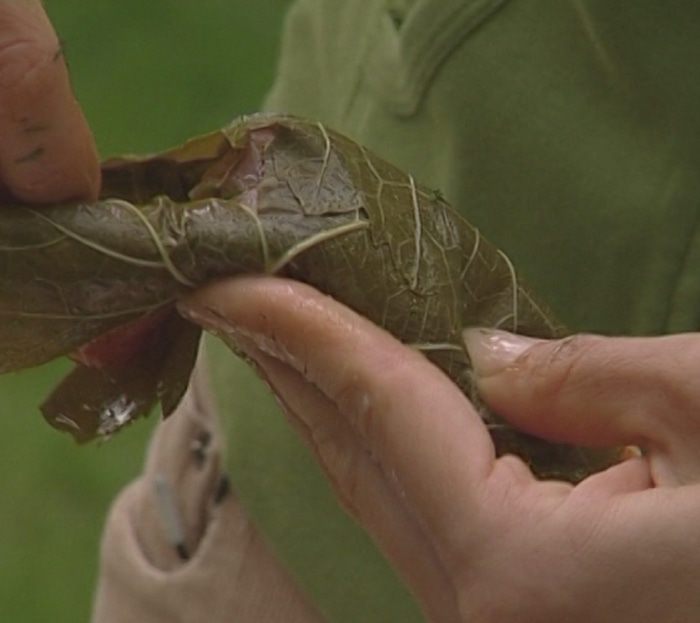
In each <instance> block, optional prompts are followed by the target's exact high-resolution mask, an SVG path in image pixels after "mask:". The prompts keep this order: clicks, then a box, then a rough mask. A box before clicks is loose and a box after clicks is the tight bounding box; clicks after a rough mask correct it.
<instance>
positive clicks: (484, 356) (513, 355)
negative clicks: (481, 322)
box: [462, 329, 541, 378]
mask: <svg viewBox="0 0 700 623" xmlns="http://www.w3.org/2000/svg"><path fill="white" fill-rule="evenodd" d="M462 339H463V340H464V346H465V348H466V349H467V352H468V353H469V359H470V360H471V362H472V367H473V368H474V373H475V374H476V376H477V377H479V378H484V377H487V376H493V375H494V374H498V373H500V372H502V371H503V370H505V369H506V368H508V367H509V366H511V365H512V364H513V362H514V361H515V360H516V359H517V358H518V357H520V355H522V354H523V353H524V352H525V351H526V350H528V349H529V348H530V347H531V346H534V345H535V344H537V343H539V342H541V340H537V339H535V338H531V337H525V336H523V335H515V334H514V333H508V332H507V331H499V330H497V329H465V330H464V331H463V332H462Z"/></svg>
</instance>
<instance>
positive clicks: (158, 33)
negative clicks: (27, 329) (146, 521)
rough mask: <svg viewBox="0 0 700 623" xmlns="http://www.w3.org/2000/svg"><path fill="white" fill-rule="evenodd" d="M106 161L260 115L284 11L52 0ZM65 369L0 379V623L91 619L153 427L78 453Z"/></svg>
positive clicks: (203, 2) (255, 5)
mask: <svg viewBox="0 0 700 623" xmlns="http://www.w3.org/2000/svg"><path fill="white" fill-rule="evenodd" d="M45 5H46V9H47V11H48V13H49V15H50V16H51V18H52V20H53V22H54V24H55V26H56V29H57V30H58V32H59V36H60V37H61V39H62V41H63V43H64V48H65V52H66V56H67V58H68V61H69V64H70V68H71V74H72V78H73V84H74V87H75V91H76V93H77V95H78V97H79V99H80V101H81V102H82V104H83V107H84V109H85V112H86V114H87V117H88V119H89V121H90V123H91V125H92V127H93V129H94V131H95V134H96V137H97V142H98V145H99V147H100V151H101V153H102V155H103V156H108V155H110V154H114V153H121V152H143V151H149V152H150V151H156V150H160V149H163V148H165V147H168V146H170V145H174V144H177V143H180V142H182V141H183V140H184V139H185V138H186V137H188V136H192V135H194V134H198V133H201V132H204V131H207V130H211V129H214V128H217V127H220V126H222V125H224V124H225V123H226V122H227V121H228V120H230V119H231V118H233V117H235V116H238V115H240V114H241V113H246V112H251V111H254V110H256V109H258V108H259V107H260V102H261V100H262V97H263V95H264V92H265V89H266V88H267V86H268V85H269V84H270V82H271V80H272V76H273V68H274V62H275V58H276V54H277V49H278V38H279V32H280V28H281V20H282V16H283V13H284V9H285V7H286V5H287V2H286V1H284V0H264V1H263V2H257V1H253V0H238V1H234V0H198V2H176V1H175V0H149V1H148V2H143V1H142V0H118V1H117V0H96V1H94V2H85V0H47V1H46V2H45ZM67 368H68V365H67V364H66V362H58V363H56V364H52V365H49V366H44V367H43V368H40V369H38V370H32V371H29V372H24V373H21V374H12V375H6V376H2V377H0V413H1V414H2V415H1V416H0V417H2V418H3V429H2V431H3V434H2V435H1V436H0V468H1V469H2V470H3V472H4V474H5V476H4V478H3V479H2V485H1V486H2V496H3V497H2V500H3V501H2V503H1V504H0V620H2V621H18V622H24V621H52V622H54V623H75V622H76V621H86V620H87V619H88V617H89V611H90V603H91V599H92V591H93V586H94V581H95V573H96V569H97V550H98V543H99V535H100V532H101V529H102V523H103V520H104V515H105V513H106V510H107V508H108V505H109V501H110V500H111V498H112V497H113V496H114V495H115V494H116V493H117V492H118V491H119V489H120V488H121V487H122V486H123V485H124V484H125V483H126V482H128V480H129V479H131V478H132V477H133V476H135V475H136V474H137V473H138V471H139V469H140V466H141V462H142V455H143V449H144V444H145V440H146V438H147V435H148V432H149V429H150V425H144V424H141V425H139V426H138V427H135V428H134V429H133V430H132V431H130V434H128V435H122V436H120V438H117V439H114V440H113V441H111V442H109V443H107V444H104V445H101V446H99V445H98V446H95V445H93V446H85V447H81V448H78V447H76V446H75V444H74V443H73V442H72V441H71V440H70V439H69V438H68V437H66V436H63V435H57V434H56V433H55V431H53V430H51V429H50V428H49V427H47V426H46V424H45V423H44V422H43V421H42V418H41V415H40V414H39V411H38V409H37V405H38V404H39V403H40V402H41V399H42V397H43V396H45V395H46V393H47V391H49V389H50V387H51V386H52V385H53V384H54V383H55V381H56V380H57V379H58V378H59V377H60V376H61V375H62V374H63V373H64V372H65V371H66V369H67Z"/></svg>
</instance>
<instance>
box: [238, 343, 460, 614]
mask: <svg viewBox="0 0 700 623" xmlns="http://www.w3.org/2000/svg"><path fill="white" fill-rule="evenodd" d="M240 347H243V350H244V351H245V353H246V355H247V356H248V357H249V358H250V359H252V360H253V362H254V365H255V367H256V369H257V370H258V372H259V373H260V375H261V376H262V377H263V378H264V379H265V381H266V382H267V383H268V384H269V385H270V387H271V389H272V390H273V392H274V393H275V395H276V396H277V398H278V400H279V402H280V404H281V405H282V408H283V409H284V411H285V412H286V413H287V415H288V417H289V418H290V420H291V421H292V423H293V424H294V425H295V428H296V429H297V430H298V431H299V432H300V433H301V435H302V437H303V439H304V440H305V442H306V443H307V445H308V446H309V447H310V448H311V449H312V451H313V452H314V454H315V455H316V458H317V459H318V461H319V463H320V464H321V466H322V468H323V469H324V471H325V472H326V474H327V476H328V478H329V480H330V482H331V484H332V485H333V488H334V490H335V492H336V495H337V496H338V499H339V501H340V502H341V503H342V505H343V506H344V507H345V509H346V510H347V511H348V512H349V513H350V514H351V515H352V516H353V517H354V518H355V519H356V520H357V521H358V522H359V523H360V524H361V525H362V526H363V527H364V528H365V530H367V532H368V534H369V535H370V536H371V537H372V538H373V540H374V541H375V543H377V546H378V547H379V549H380V550H381V551H382V552H383V553H384V555H385V556H386V558H387V559H388V560H389V561H390V563H391V564H392V566H393V567H394V569H396V570H397V572H398V573H399V575H400V576H401V577H402V578H403V580H404V581H405V583H406V585H407V586H408V587H409V589H410V590H411V592H412V593H413V594H414V595H415V596H416V598H417V600H418V602H419V603H420V604H421V605H422V607H423V610H424V614H425V615H426V618H427V620H431V621H452V620H454V621H457V620H459V617H458V606H457V602H456V595H455V591H454V587H453V586H452V583H451V582H450V580H449V577H448V575H447V573H446V571H445V569H444V568H443V566H442V565H441V563H440V561H439V559H438V557H437V555H436V553H435V551H434V549H433V547H432V545H431V543H430V540H429V539H428V538H427V537H426V536H425V535H424V534H423V532H422V530H421V529H420V527H419V526H418V524H417V522H416V521H415V518H414V517H413V516H412V515H411V514H410V513H409V512H407V509H406V508H405V506H404V504H403V501H402V499H401V497H400V495H399V494H398V493H397V492H396V491H395V490H394V488H393V486H392V484H391V483H390V482H388V480H387V475H386V474H384V473H383V472H382V470H381V468H380V466H379V465H378V464H377V463H376V462H375V461H374V460H373V459H372V457H371V456H370V454H369V452H367V450H366V448H365V447H364V446H363V444H362V443H361V441H360V439H359V438H358V436H357V434H356V433H355V432H354V431H353V430H352V428H351V427H350V425H349V424H348V422H347V421H346V420H345V419H344V418H343V417H342V415H341V414H340V413H339V412H338V410H337V407H336V406H335V405H334V404H333V403H332V402H331V401H330V400H329V399H328V398H327V397H326V396H324V395H323V394H322V393H321V392H320V391H319V390H318V389H317V388H316V387H315V386H313V385H311V384H309V383H308V382H307V381H306V380H305V378H304V377H303V376H302V375H301V374H299V373H298V372H297V371H295V370H293V369H292V368H290V367H289V366H288V365H286V364H284V363H282V362H280V361H279V360H277V359H275V358H274V357H270V356H269V355H265V354H264V353H263V352H261V351H260V350H259V349H257V348H255V346H254V345H252V344H251V343H250V342H249V341H248V340H245V339H243V340H239V341H238V343H237V347H236V348H235V350H238V349H239V348H240Z"/></svg>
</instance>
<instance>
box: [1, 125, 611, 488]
mask: <svg viewBox="0 0 700 623" xmlns="http://www.w3.org/2000/svg"><path fill="white" fill-rule="evenodd" d="M103 175H104V185H103V189H102V198H101V200H100V201H98V202H95V203H92V204H66V205H56V206H49V207H46V208H33V207H28V206H12V209H4V210H2V211H0V271H1V272H2V275H3V278H2V280H0V318H1V319H2V322H1V323H0V371H2V372H7V371H10V370H17V369H20V368H25V367H28V366H34V365H38V364H40V363H43V362H45V361H49V360H51V359H53V358H55V357H58V356H60V355H65V354H67V353H73V352H76V351H77V352H78V360H79V361H82V363H80V364H79V365H78V367H77V368H76V370H75V371H74V372H73V374H71V375H70V376H69V377H68V378H67V379H66V381H64V383H63V384H62V385H60V386H59V387H58V388H57V390H56V391H55V392H54V393H53V394H52V396H51V397H50V398H49V400H48V401H47V402H46V403H45V404H44V405H43V412H44V414H45V416H46V417H47V419H48V420H49V421H50V422H51V423H52V424H53V425H55V426H57V427H58V428H61V429H64V430H68V431H70V432H71V433H73V435H74V436H75V437H76V438H77V439H79V440H81V441H83V440H88V439H91V438H94V437H96V436H97V437H100V436H106V435H109V434H112V433H113V432H115V431H116V430H118V429H119V428H120V427H121V426H123V425H124V424H126V423H128V422H129V421H131V420H132V419H133V418H134V417H137V416H139V415H142V414H144V413H146V412H148V411H149V410H150V409H151V408H152V407H153V405H154V404H156V403H157V402H160V403H161V406H162V408H163V411H164V413H165V414H166V415H167V414H168V413H170V412H171V411H172V410H173V409H174V408H175V406H176V405H177V402H178V401H179V399H180V397H181V396H182V393H183V391H184V389H185V388H186V384H187V381H188V378H189V375H190V373H191V369H192V366H193V364H194V359H195V355H196V344H197V341H198V337H199V332H198V330H196V329H195V328H193V327H192V326H191V325H188V323H186V322H185V321H184V320H182V319H179V318H178V317H177V316H176V315H175V314H174V311H172V312H169V311H168V310H169V309H170V310H173V309H174V308H173V304H174V302H175V301H176V300H177V298H178V296H180V295H181V294H182V293H183V292H185V291H188V290H190V289H192V288H195V287H197V286H198V285H201V284H203V283H205V282H207V281H208V280H211V279H214V278H217V277H222V276H233V275H236V274H241V273H268V274H280V275H285V276H288V277H291V278H294V279H298V280H300V281H304V282H306V283H309V284H311V285H313V286H315V287H317V288H318V289H320V290H321V291H323V292H326V293H328V294H330V295H332V296H333V297H334V298H336V299H337V300H339V301H341V302H342V303H344V304H346V305H348V306H350V307H352V308H353V309H355V310H356V311H358V312H359V313H361V314H363V315H364V316H366V317H368V318H369V319H370V320H372V321H374V322H376V323H377V324H379V325H381V326H383V327H385V328H386V329H387V330H389V331H390V332H391V333H392V334H394V335H395V336H396V337H398V338H399V339H401V340H402V341H403V342H404V343H406V344H409V345H411V346H413V347H414V348H416V349H419V350H421V351H422V352H424V353H425V355H426V357H428V358H429V359H430V360H432V361H433V362H434V363H435V364H436V365H438V366H439V367H440V368H442V369H443V370H444V371H445V372H446V373H447V374H448V375H449V376H450V377H451V378H452V379H453V380H454V382H455V383H456V384H457V385H458V386H459V387H460V388H461V389H462V390H463V391H464V392H465V393H466V394H467V395H468V396H469V397H470V398H471V399H472V400H473V401H474V402H475V404H477V406H480V403H479V399H478V396H477V395H476V394H475V392H474V388H473V386H472V383H471V380H470V379H471V376H470V365H469V360H468V356H467V354H466V352H465V350H464V347H463V344H462V339H461V334H462V330H463V329H464V328H466V327H470V326H490V327H497V328H503V329H507V330H511V331H516V332H519V333H524V334H527V335H533V336H540V337H552V336H555V335H559V334H561V328H560V327H559V326H558V324H557V322H556V321H555V320H554V319H553V318H552V317H551V315H550V314H549V313H548V312H547V311H546V309H545V308H544V307H543V306H542V305H541V304H540V303H538V302H536V300H535V298H534V297H533V296H532V295H531V294H530V293H529V292H528V290H527V289H526V288H525V287H523V285H522V284H521V283H520V280H519V278H518V276H517V275H516V272H515V270H514V268H513V266H512V264H511V263H510V261H509V260H508V258H507V257H506V256H505V255H504V254H503V253H502V252H501V251H500V250H499V249H497V248H496V247H494V246H493V245H492V244H491V243H489V242H488V241H487V240H485V239H483V237H481V236H480V234H479V232H478V231H477V230H476V229H475V228H473V227H472V226H471V225H470V224H469V223H468V222H467V221H465V220H464V219H463V218H462V217H461V216H460V215H459V214H458V213H457V212H456V211H455V210H454V209H453V208H452V207H450V206H449V205H448V204H447V203H446V202H445V201H444V199H443V198H442V197H441V195H440V194H439V193H436V192H434V191H430V190H427V189H425V188H423V187H421V186H420V185H419V184H417V183H416V181H415V180H414V179H413V178H412V177H411V176H410V175H407V174H405V173H404V172H402V171H400V170H398V169H397V168H396V167H394V166H392V165H391V164H389V163H387V162H385V161H384V160H382V159H381V158H378V157H377V156H375V155H373V154H372V153H370V152H369V151H367V150H366V149H364V148H363V147H362V146H360V145H358V144H357V143H355V142H353V141H351V140H350V139H348V138H346V137H344V136H342V135H339V134H337V133H335V132H333V131H331V130H330V129H327V128H325V127H323V126H322V125H320V124H317V123H313V122H307V121H304V120H300V119H295V118H290V117H282V116H269V115H256V116H252V117H247V118H243V119H241V120H238V121H237V122H235V123H234V124H232V125H231V126H229V127H227V128H225V129H224V130H221V131H218V132H214V133H212V134H209V135H206V136H203V137H199V138H196V139H193V140H191V141H189V142H188V143H186V144H185V145H183V146H182V147H179V148H177V149H174V150H170V151H168V152H164V153H162V154H157V155H153V156H150V157H140V158H139V157H124V158H120V159H116V160H112V161H109V162H107V163H105V165H104V167H103ZM154 314H162V315H163V318H164V320H163V321H162V322H159V323H157V326H155V327H149V328H148V330H146V329H145V328H144V326H145V324H144V321H143V318H144V317H145V318H149V317H150V318H152V317H154V316H153V315H154ZM139 324H140V325H141V326H140V328H139ZM125 327H126V328H125ZM105 334H107V335H108V336H109V339H107V338H106V337H105ZM130 335H131V341H132V342H134V339H135V338H133V336H134V335H138V336H139V337H138V341H139V343H142V347H139V348H132V347H129V348H127V347H126V346H124V345H125V344H128V343H129V342H128V340H129V339H130V338H129V336H130ZM119 344H122V346H119ZM81 354H82V356H81ZM85 364H88V365H85ZM480 408H481V411H482V414H483V417H484V420H485V422H486V424H487V426H488V427H489V429H490V430H491V433H492V436H493V438H494V441H495V443H496V446H497V448H498V450H499V452H501V453H502V452H515V453H517V454H519V455H521V456H523V457H524V458H525V459H526V460H527V461H528V462H529V463H530V464H531V465H532V466H533V468H534V469H535V471H536V472H537V473H538V474H540V475H541V476H544V477H562V478H566V479H569V480H578V479H580V478H581V477H583V476H585V475H586V474H588V473H590V472H591V471H595V470H597V469H600V468H601V467H603V466H606V465H608V464H610V462H611V461H613V460H614V459H615V453H613V452H607V451H592V450H583V449H579V448H572V447H569V446H562V445H553V444H549V443H545V442H542V441H540V440H537V439H534V438H532V437H529V436H527V435H523V434H520V433H518V432H516V431H514V430H513V429H511V428H510V427H508V426H507V425H506V424H504V423H503V421H501V420H500V419H499V418H498V417H497V415H495V414H492V413H489V412H488V411H487V410H486V409H484V408H483V406H480Z"/></svg>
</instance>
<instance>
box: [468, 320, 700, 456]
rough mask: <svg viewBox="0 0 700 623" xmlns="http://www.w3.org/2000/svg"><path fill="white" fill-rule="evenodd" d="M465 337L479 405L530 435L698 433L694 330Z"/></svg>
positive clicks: (699, 390)
mask: <svg viewBox="0 0 700 623" xmlns="http://www.w3.org/2000/svg"><path fill="white" fill-rule="evenodd" d="M464 341H465V345H466V347H467V350H468V352H469V355H470V357H471V360H472V364H473V366H474V372H475V376H476V382H477V387H478V389H479V391H480V393H481V395H482V396H483V399H484V400H485V401H486V403H487V404H488V405H489V406H490V407H491V408H492V409H493V410H494V411H496V412H497V413H499V414H500V415H502V416H503V417H504V418H506V419H507V420H509V421H510V422H511V423H512V424H513V425H514V426H516V427H518V428H520V429H523V430H525V431H527V432H529V433H531V434H534V435H537V436H540V437H544V438H546V439H550V440H552V441H562V442H568V443H573V444H579V445H594V446H600V445H624V444H634V445H638V446H640V447H642V448H645V449H649V448H650V447H652V448H653V447H657V448H658V447H664V446H666V447H667V446H669V445H671V444H678V440H679V439H689V438H692V437H695V439H697V438H698V437H700V417H698V416H697V412H698V408H699V407H700V386H698V384H697V383H696V382H695V379H694V373H693V370H694V369H696V368H697V365H698V363H700V336H699V335H697V334H683V335H674V336H667V337H654V338H619V337H616V338H608V337H601V336H594V335H575V336H571V337H568V338H564V339H562V340H535V339H532V338H525V337H521V336H516V335H513V334H511V333H506V332H503V331H492V330H482V329H469V330H467V331H465V333H464Z"/></svg>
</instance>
